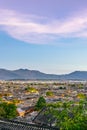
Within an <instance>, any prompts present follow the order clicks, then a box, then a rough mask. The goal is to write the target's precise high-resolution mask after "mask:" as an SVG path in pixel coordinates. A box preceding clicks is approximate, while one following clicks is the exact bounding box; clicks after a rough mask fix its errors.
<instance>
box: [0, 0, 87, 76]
mask: <svg viewBox="0 0 87 130" xmlns="http://www.w3.org/2000/svg"><path fill="white" fill-rule="evenodd" d="M0 68H5V69H9V70H16V69H19V68H23V69H29V70H39V71H41V72H44V73H49V74H66V73H70V72H73V71H78V70H80V71H87V0H0Z"/></svg>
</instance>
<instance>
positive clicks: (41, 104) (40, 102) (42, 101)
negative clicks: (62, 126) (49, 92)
mask: <svg viewBox="0 0 87 130" xmlns="http://www.w3.org/2000/svg"><path fill="white" fill-rule="evenodd" d="M44 106H46V100H45V98H44V97H43V96H41V97H39V99H38V101H37V103H36V105H35V109H36V110H41V109H42V108H43V107H44Z"/></svg>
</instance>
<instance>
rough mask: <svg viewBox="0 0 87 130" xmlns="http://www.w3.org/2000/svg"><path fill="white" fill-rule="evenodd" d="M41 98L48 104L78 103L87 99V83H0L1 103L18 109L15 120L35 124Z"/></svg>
mask: <svg viewBox="0 0 87 130" xmlns="http://www.w3.org/2000/svg"><path fill="white" fill-rule="evenodd" d="M41 96H43V97H44V99H45V100H46V103H56V102H60V101H61V102H64V101H66V102H68V101H75V102H78V101H79V100H80V99H81V98H83V99H84V98H86V97H87V81H50V80H49V81H0V99H1V100H0V101H3V102H6V103H8V104H10V103H15V105H16V107H17V117H16V118H14V120H18V121H24V122H27V123H33V122H32V120H33V119H34V118H35V117H36V116H37V115H38V111H35V110H34V107H35V104H36V103H37V101H38V99H39V98H40V97H41Z"/></svg>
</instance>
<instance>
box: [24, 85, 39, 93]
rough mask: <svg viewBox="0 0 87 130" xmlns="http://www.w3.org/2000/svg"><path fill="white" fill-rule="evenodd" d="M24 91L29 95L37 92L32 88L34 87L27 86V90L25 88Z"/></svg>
mask: <svg viewBox="0 0 87 130" xmlns="http://www.w3.org/2000/svg"><path fill="white" fill-rule="evenodd" d="M25 90H26V91H27V92H30V93H36V92H38V91H37V89H36V88H34V87H29V86H28V87H27V88H25Z"/></svg>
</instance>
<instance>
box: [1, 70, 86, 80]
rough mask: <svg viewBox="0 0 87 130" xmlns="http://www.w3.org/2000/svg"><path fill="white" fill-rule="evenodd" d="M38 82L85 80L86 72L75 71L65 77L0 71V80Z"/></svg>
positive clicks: (30, 72)
mask: <svg viewBox="0 0 87 130" xmlns="http://www.w3.org/2000/svg"><path fill="white" fill-rule="evenodd" d="M17 79H19V80H28V79H31V80H35V79H36V80H40V79H42V80H43V79H53V80H56V79H60V80H87V71H75V72H72V73H70V74H65V75H55V74H46V73H42V72H40V71H37V70H28V69H18V70H13V71H12V70H6V69H0V80H17Z"/></svg>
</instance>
